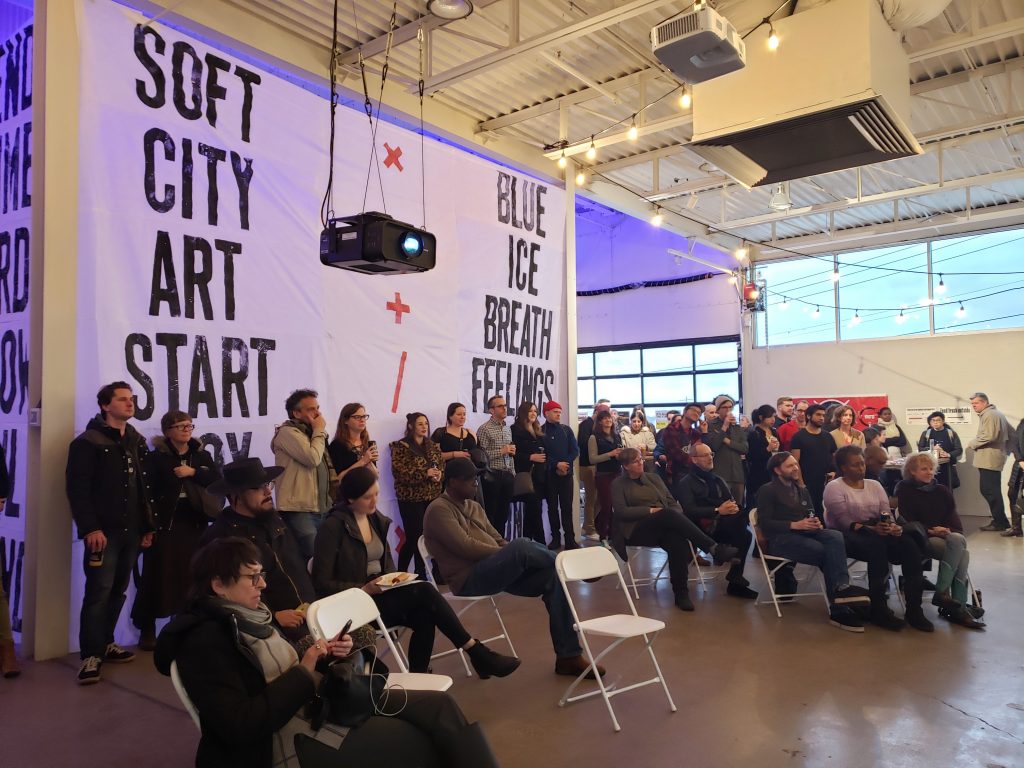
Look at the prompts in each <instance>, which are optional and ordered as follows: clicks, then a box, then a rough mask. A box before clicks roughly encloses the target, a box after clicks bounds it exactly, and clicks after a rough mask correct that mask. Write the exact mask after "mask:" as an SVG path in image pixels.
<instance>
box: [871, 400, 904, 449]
mask: <svg viewBox="0 0 1024 768" xmlns="http://www.w3.org/2000/svg"><path fill="white" fill-rule="evenodd" d="M875 428H876V429H877V430H878V431H879V432H881V433H882V447H883V448H885V450H886V451H888V452H889V457H890V458H893V459H901V458H903V455H904V454H905V453H908V452H909V449H908V448H907V436H906V435H905V434H903V429H902V428H901V427H900V425H899V424H897V423H896V417H895V416H894V415H893V413H892V408H890V407H889V406H884V407H882V408H879V409H878V423H877V424H876V425H875Z"/></svg>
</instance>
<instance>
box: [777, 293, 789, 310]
mask: <svg viewBox="0 0 1024 768" xmlns="http://www.w3.org/2000/svg"><path fill="white" fill-rule="evenodd" d="M779 309H781V310H782V311H783V312H785V311H786V310H787V309H789V299H787V298H786V297H785V296H783V297H782V303H781V304H779Z"/></svg>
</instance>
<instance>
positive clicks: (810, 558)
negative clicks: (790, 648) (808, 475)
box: [757, 451, 869, 632]
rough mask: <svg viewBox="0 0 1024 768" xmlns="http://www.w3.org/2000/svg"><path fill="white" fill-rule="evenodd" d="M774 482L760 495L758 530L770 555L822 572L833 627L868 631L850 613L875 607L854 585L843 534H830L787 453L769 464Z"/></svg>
mask: <svg viewBox="0 0 1024 768" xmlns="http://www.w3.org/2000/svg"><path fill="white" fill-rule="evenodd" d="M768 470H769V471H770V472H771V473H772V481H771V482H770V483H768V484H767V485H763V486H761V490H760V491H758V493H757V527H758V529H759V530H760V531H761V533H762V534H763V535H764V537H765V540H766V543H767V546H768V550H767V554H770V555H775V556H777V557H785V558H786V559H788V560H793V561H794V562H797V563H806V564H808V565H813V566H816V567H818V568H820V569H821V574H822V576H824V577H825V592H826V593H827V596H828V601H829V605H830V608H829V620H830V623H831V624H832V625H833V626H835V627H839V628H840V629H845V630H846V631H848V632H863V631H864V623H863V622H862V621H861V620H860V619H859V618H857V615H856V614H855V613H854V612H853V610H852V609H851V608H850V606H851V605H856V604H866V603H868V602H869V599H868V593H867V591H866V590H864V589H861V588H860V587H854V586H851V585H850V574H849V572H848V571H847V569H846V547H845V546H844V544H843V536H842V534H841V533H839V532H838V531H831V530H826V529H824V527H823V526H822V524H821V521H820V520H819V519H818V518H817V516H816V515H815V513H814V502H813V501H812V500H811V495H810V493H808V491H807V488H805V487H804V486H802V485H800V464H799V463H798V462H797V460H796V459H795V458H794V457H793V455H792V454H790V453H788V452H786V451H782V452H780V453H776V454H775V455H774V456H772V457H771V458H770V459H769V460H768Z"/></svg>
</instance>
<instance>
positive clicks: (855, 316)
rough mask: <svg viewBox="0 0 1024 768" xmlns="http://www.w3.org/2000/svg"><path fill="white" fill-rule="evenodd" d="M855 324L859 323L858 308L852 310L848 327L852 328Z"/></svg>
mask: <svg viewBox="0 0 1024 768" xmlns="http://www.w3.org/2000/svg"><path fill="white" fill-rule="evenodd" d="M856 325H860V310H859V309H855V310H853V317H852V318H851V319H850V327H851V328H853V327H854V326H856Z"/></svg>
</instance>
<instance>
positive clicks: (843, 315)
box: [755, 229, 1024, 346]
mask: <svg viewBox="0 0 1024 768" xmlns="http://www.w3.org/2000/svg"><path fill="white" fill-rule="evenodd" d="M1022 252H1024V229H1014V230H1002V231H999V232H986V233H982V234H976V235H966V236H959V237H950V238H944V239H941V240H931V241H928V242H923V243H910V244H902V245H898V246H891V247H887V248H876V249H872V250H869V251H857V252H852V253H842V254H838V255H837V256H826V257H817V258H807V259H797V260H792V261H784V262H777V263H773V264H764V265H759V266H758V268H757V276H758V278H759V279H762V280H764V282H765V291H766V304H765V311H764V312H758V313H757V314H756V315H755V319H756V326H755V327H756V332H755V344H756V345H757V346H773V345H778V344H803V343H808V342H820V341H856V340H861V339H873V338H887V337H898V336H914V335H928V334H938V333H952V332H964V331H980V330H996V329H1000V328H1019V327H1022V326H1024V310H1022V307H1024V301H1022V299H1024V260H1022V259H1021V253H1022ZM834 270H835V271H837V272H838V275H839V280H838V281H833V279H832V277H833V271H834ZM979 273H982V274H979Z"/></svg>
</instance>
